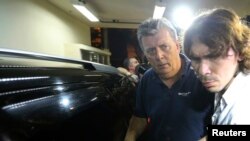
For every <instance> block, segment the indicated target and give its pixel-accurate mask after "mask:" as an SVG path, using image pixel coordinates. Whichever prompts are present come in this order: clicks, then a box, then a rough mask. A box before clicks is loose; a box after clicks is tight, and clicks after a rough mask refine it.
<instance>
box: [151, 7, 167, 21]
mask: <svg viewBox="0 0 250 141" xmlns="http://www.w3.org/2000/svg"><path fill="white" fill-rule="evenodd" d="M165 8H166V7H164V6H157V5H155V10H154V14H153V19H159V18H162V17H163V14H164V11H165Z"/></svg>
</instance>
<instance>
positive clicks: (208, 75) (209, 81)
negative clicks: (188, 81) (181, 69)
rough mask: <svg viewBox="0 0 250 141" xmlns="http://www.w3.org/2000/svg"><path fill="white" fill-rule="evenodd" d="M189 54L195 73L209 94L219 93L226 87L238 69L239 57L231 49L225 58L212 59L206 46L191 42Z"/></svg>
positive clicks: (197, 41)
mask: <svg viewBox="0 0 250 141" xmlns="http://www.w3.org/2000/svg"><path fill="white" fill-rule="evenodd" d="M191 54H192V57H191V61H192V66H193V68H194V70H195V72H196V73H197V75H198V77H199V78H200V79H201V81H202V83H203V85H204V86H205V87H206V88H207V89H208V90H209V91H211V92H219V91H221V90H222V89H224V88H225V87H227V86H228V85H227V84H229V82H230V80H232V78H233V77H234V75H235V73H236V70H237V68H238V60H239V55H238V54H235V52H234V51H233V49H232V48H230V49H229V51H228V52H227V56H225V57H213V55H212V54H211V53H210V50H209V47H208V46H207V45H205V44H203V43H201V42H200V41H199V40H193V44H192V46H191Z"/></svg>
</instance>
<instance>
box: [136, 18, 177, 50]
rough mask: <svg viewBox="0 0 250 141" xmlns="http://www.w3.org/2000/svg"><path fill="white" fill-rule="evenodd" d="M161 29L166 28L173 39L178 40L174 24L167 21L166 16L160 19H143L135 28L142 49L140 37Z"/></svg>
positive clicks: (150, 34)
mask: <svg viewBox="0 0 250 141" xmlns="http://www.w3.org/2000/svg"><path fill="white" fill-rule="evenodd" d="M161 29H167V30H168V31H169V33H170V36H171V37H172V38H173V39H175V40H178V37H177V32H176V29H175V28H174V26H173V25H172V24H171V22H170V21H168V20H167V19H166V18H161V19H153V18H149V19H147V20H145V21H143V22H142V23H141V24H140V26H139V27H138V30H137V39H138V41H139V44H140V47H141V49H142V50H143V46H142V41H141V40H142V37H145V36H152V35H155V34H157V33H158V32H159V31H160V30H161Z"/></svg>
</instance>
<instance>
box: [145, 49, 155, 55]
mask: <svg viewBox="0 0 250 141" xmlns="http://www.w3.org/2000/svg"><path fill="white" fill-rule="evenodd" d="M146 52H147V53H148V54H153V53H154V52H155V49H148V50H147V51H146Z"/></svg>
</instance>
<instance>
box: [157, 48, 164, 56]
mask: <svg viewBox="0 0 250 141" xmlns="http://www.w3.org/2000/svg"><path fill="white" fill-rule="evenodd" d="M155 51H156V59H161V58H162V57H163V54H164V51H162V50H161V49H160V48H158V47H157V48H156V50H155Z"/></svg>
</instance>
